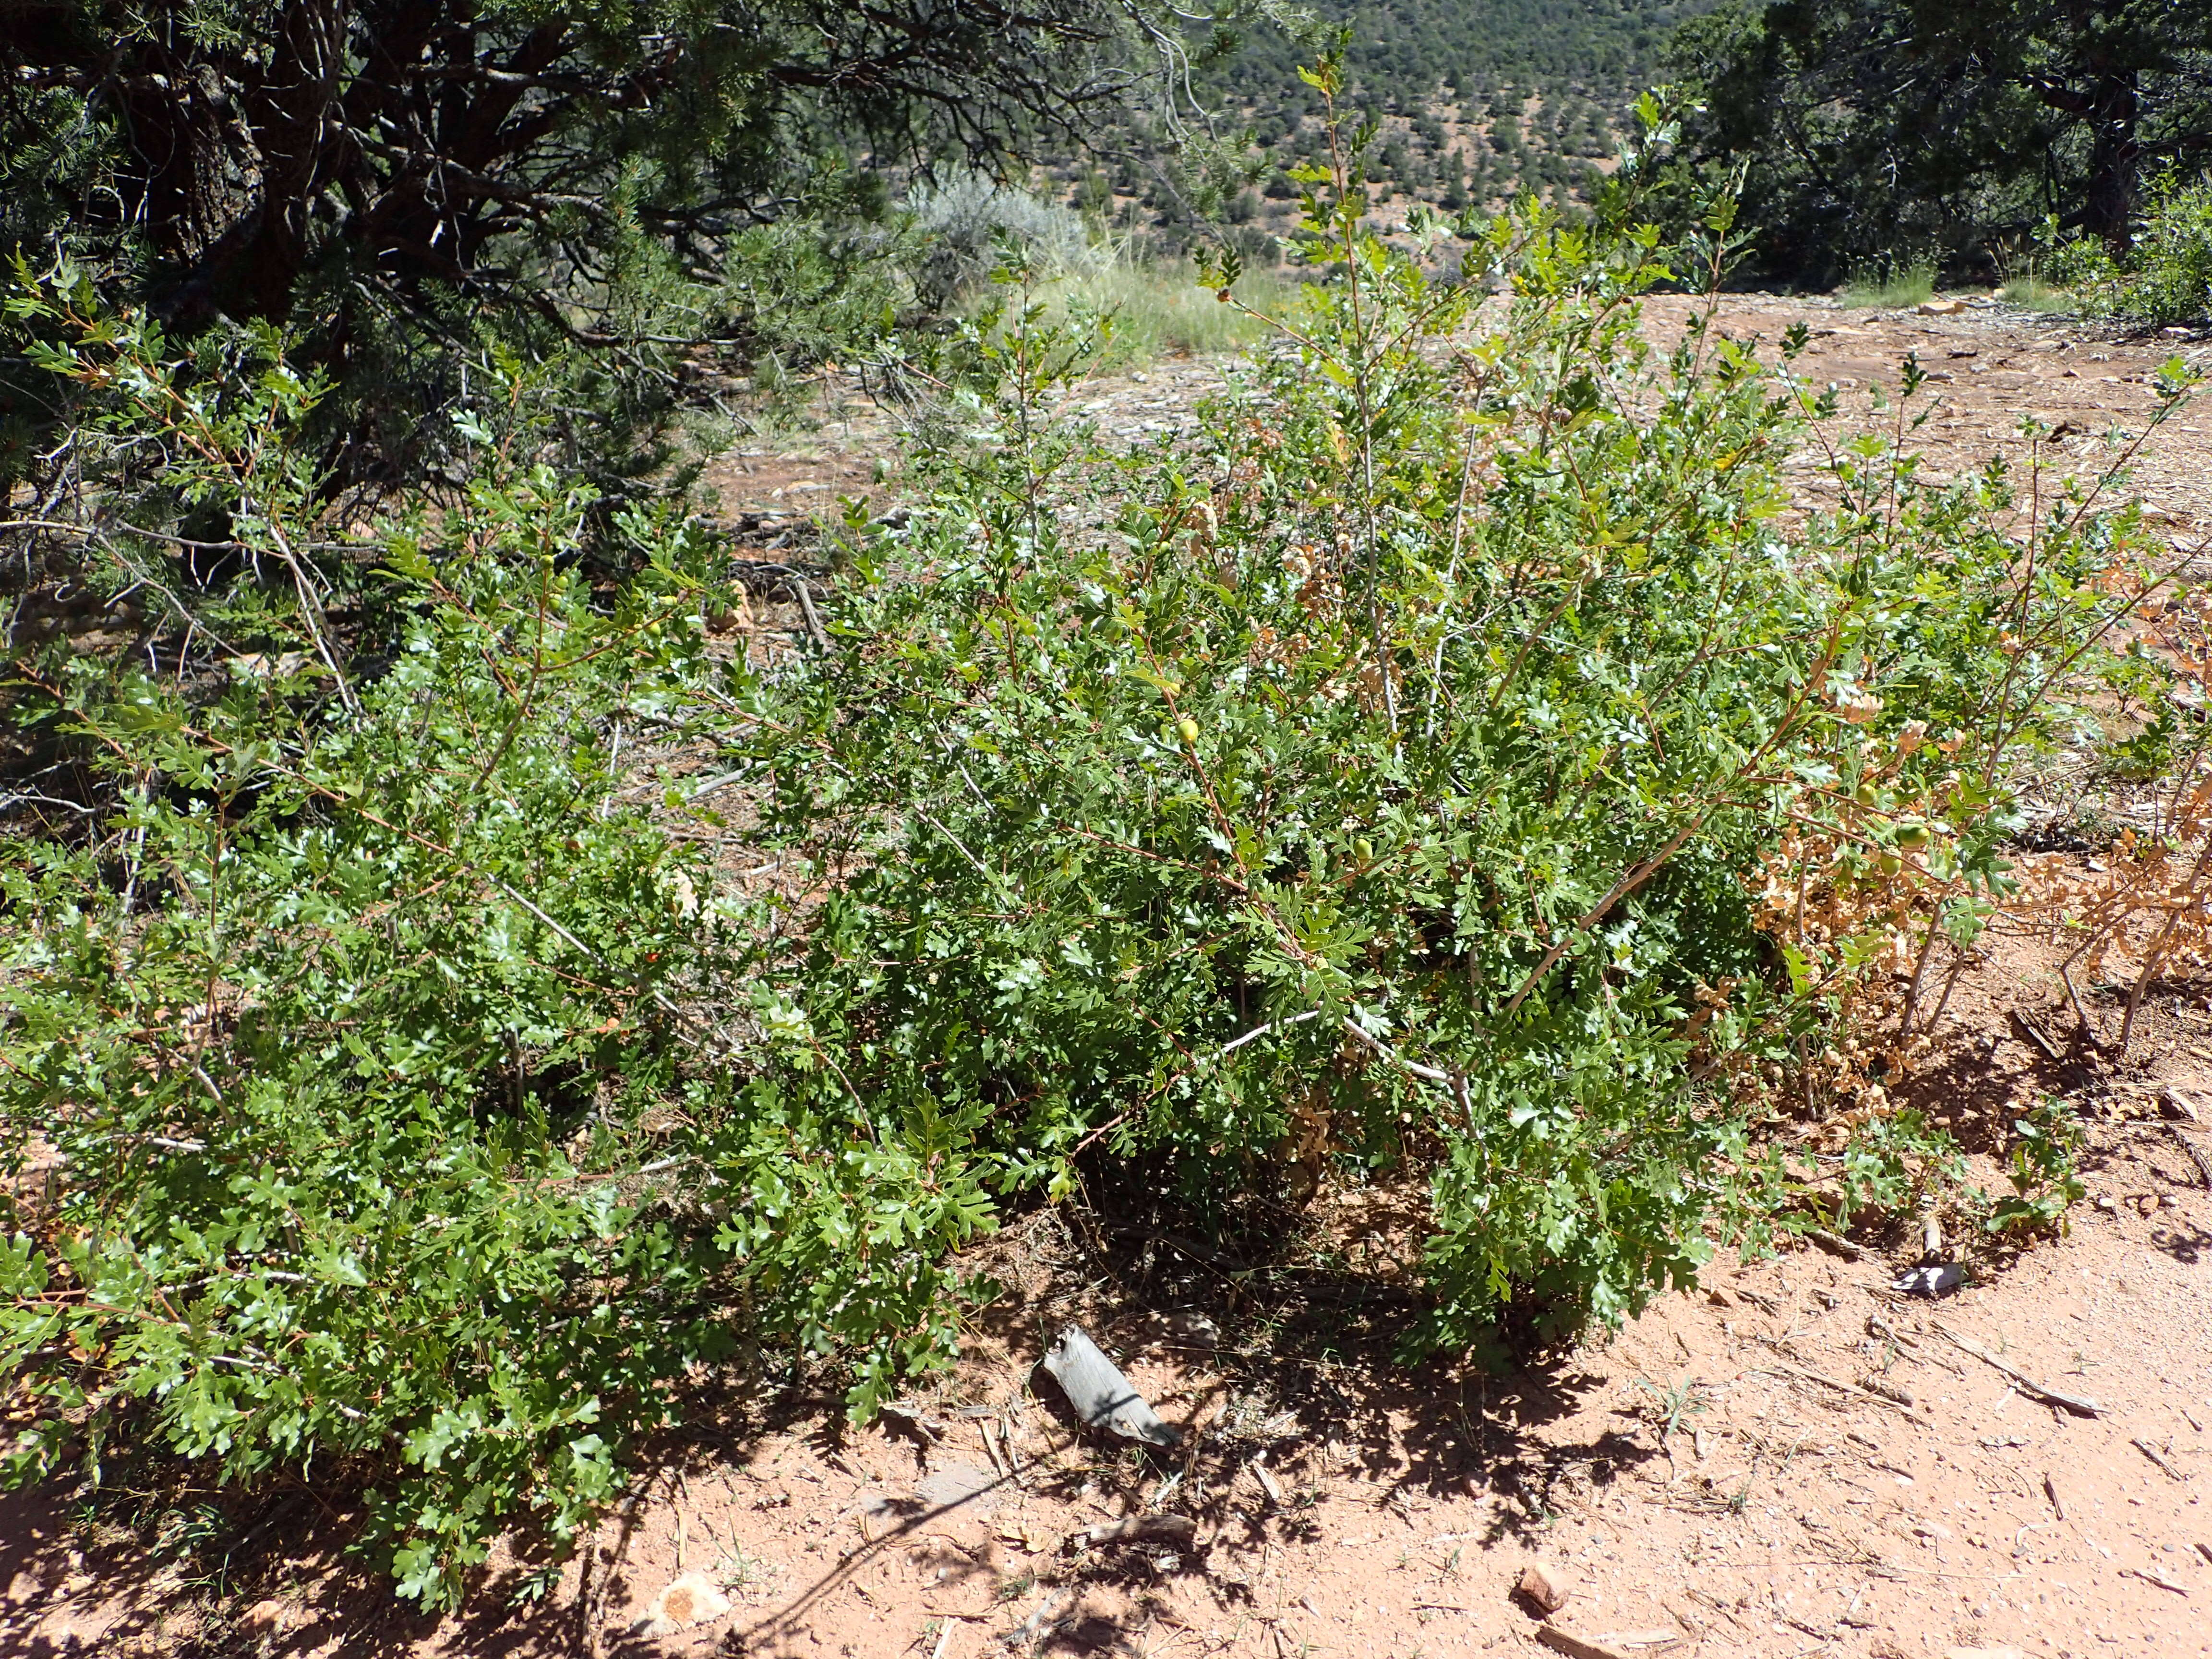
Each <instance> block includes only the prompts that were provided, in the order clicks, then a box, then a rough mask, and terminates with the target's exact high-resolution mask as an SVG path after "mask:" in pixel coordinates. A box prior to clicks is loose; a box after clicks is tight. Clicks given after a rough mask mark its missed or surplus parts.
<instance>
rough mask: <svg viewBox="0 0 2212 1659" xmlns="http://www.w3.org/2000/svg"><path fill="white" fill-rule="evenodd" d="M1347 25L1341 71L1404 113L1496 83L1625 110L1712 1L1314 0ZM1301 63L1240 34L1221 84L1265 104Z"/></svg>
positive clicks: (1291, 52) (1295, 51) (1278, 36)
mask: <svg viewBox="0 0 2212 1659" xmlns="http://www.w3.org/2000/svg"><path fill="white" fill-rule="evenodd" d="M1310 3H1311V9H1312V10H1313V11H1314V12H1315V13H1316V15H1319V16H1321V17H1322V18H1323V19H1325V20H1326V21H1329V22H1332V23H1349V24H1350V25H1351V26H1352V50H1351V53H1350V57H1349V62H1348V66H1349V68H1350V69H1351V70H1352V75H1353V76H1354V78H1355V80H1356V82H1358V85H1359V86H1360V87H1361V88H1364V91H1365V93H1366V94H1367V95H1368V96H1370V97H1372V98H1377V99H1382V100H1398V101H1400V102H1401V103H1402V104H1407V105H1410V104H1413V103H1415V102H1419V101H1423V100H1430V99H1432V98H1435V97H1437V95H1439V94H1442V95H1443V96H1446V97H1449V98H1453V99H1455V100H1461V101H1464V100H1466V99H1467V98H1468V97H1470V96H1477V97H1487V96H1488V95H1489V94H1491V93H1492V92H1493V91H1495V90H1496V89H1497V88H1498V87H1500V86H1513V87H1516V88H1523V89H1527V90H1531V91H1535V92H1540V93H1543V94H1553V93H1558V94H1562V95H1565V94H1569V93H1574V94H1580V95H1582V96H1584V97H1588V98H1591V99H1595V100H1601V101H1602V102H1605V103H1608V104H1613V105H1618V106H1625V99H1624V94H1626V97H1627V98H1632V97H1633V96H1634V94H1635V93H1636V92H1637V91H1638V90H1641V88H1643V86H1644V84H1645V82H1647V81H1648V80H1649V79H1650V76H1651V75H1652V73H1653V70H1654V68H1655V66H1656V64H1657V62H1658V58H1659V54H1660V52H1661V51H1662V49H1663V48H1664V46H1665V45H1666V42H1667V38H1668V35H1669V34H1671V33H1673V32H1674V27H1675V25H1676V24H1678V23H1680V22H1681V21H1683V20H1684V19H1686V18H1689V17H1693V16H1696V15H1699V14H1700V13H1703V12H1707V11H1711V9H1713V7H1714V5H1715V3H1717V0H1318V3H1312V0H1310ZM1307 55H1308V54H1307V53H1306V52H1304V50H1303V49H1302V48H1301V47H1300V46H1297V44H1296V43H1294V42H1293V41H1291V40H1289V39H1288V38H1287V37H1286V36H1285V35H1284V33H1282V32H1281V31H1280V30H1279V29H1276V28H1273V27H1269V26H1266V25H1261V26H1259V27H1254V28H1252V29H1251V30H1249V32H1248V33H1247V35H1246V38H1245V41H1244V45H1243V49H1242V50H1241V51H1240V52H1238V53H1237V56H1236V58H1234V59H1233V60H1231V63H1230V64H1228V65H1226V66H1225V70H1223V71H1222V73H1221V76H1220V79H1221V82H1222V83H1223V84H1224V85H1225V87H1226V88H1229V89H1231V90H1232V91H1234V92H1236V93H1238V94H1242V95H1243V96H1245V97H1248V98H1251V99H1254V100H1260V101H1262V102H1264V101H1265V100H1267V97H1268V95H1269V94H1271V93H1272V92H1274V91H1276V90H1278V89H1283V88H1295V87H1296V86H1297V65H1298V64H1299V62H1300V61H1301V60H1302V59H1303V58H1305V57H1306V56H1307Z"/></svg>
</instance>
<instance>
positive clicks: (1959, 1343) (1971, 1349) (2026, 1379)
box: [1936, 1325, 2105, 1417]
mask: <svg viewBox="0 0 2212 1659" xmlns="http://www.w3.org/2000/svg"><path fill="white" fill-rule="evenodd" d="M1936 1331H1937V1332H1939V1333H1940V1334H1942V1336H1943V1338H1944V1339H1945V1340H1947V1341H1948V1342H1949V1343H1950V1344H1951V1346H1953V1347H1954V1348H1956V1349H1958V1350H1959V1351H1960V1352H1961V1353H1970V1354H1972V1355H1973V1357H1974V1358H1977V1359H1978V1360H1980V1361H1981V1362H1982V1363H1983V1364H1985V1365H1991V1366H1994V1367H1996V1369H1997V1370H2000V1371H2002V1372H2003V1373H2004V1374H2005V1375H2006V1376H2008V1377H2010V1378H2012V1380H2013V1381H2014V1382H2015V1383H2019V1384H2020V1388H2021V1393H2023V1394H2027V1395H2033V1396H2034V1397H2035V1398H2036V1399H2038V1400H2040V1401H2044V1402H2045V1404H2046V1405H2051V1406H2058V1407H2063V1408H2064V1409H2065V1410H2067V1411H2069V1412H2072V1413H2074V1414H2075V1416H2076V1417H2102V1416H2103V1415H2104V1414H2105V1408H2104V1407H2102V1406H2100V1405H2099V1404H2098V1403H2097V1402H2096V1401H2093V1400H2091V1399H2088V1398H2087V1397H2086V1396H2084V1395H2076V1394H2061V1393H2059V1392H2058V1390H2057V1389H2047V1388H2045V1387H2044V1385H2043V1384H2042V1383H2039V1382H2037V1381H2036V1380H2035V1379H2034V1378H2033V1377H2032V1376H2029V1375H2028V1374H2027V1372H2026V1371H2024V1370H2021V1369H2020V1368H2019V1367H2018V1366H2017V1365H2014V1364H2010V1363H2008V1361H2005V1360H2002V1359H2000V1358H1997V1357H1996V1355H1995V1354H1993V1353H1991V1352H1990V1351H1989V1350H1988V1349H1987V1348H1985V1347H1984V1346H1982V1345H1981V1344H1980V1343H1978V1342H1974V1341H1970V1340H1968V1339H1966V1337H1963V1336H1960V1334H1958V1333H1957V1332H1956V1331H1954V1330H1951V1329H1949V1328H1947V1327H1944V1326H1942V1325H1938V1326H1936Z"/></svg>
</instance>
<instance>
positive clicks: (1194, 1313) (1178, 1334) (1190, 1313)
mask: <svg viewBox="0 0 2212 1659" xmlns="http://www.w3.org/2000/svg"><path fill="white" fill-rule="evenodd" d="M1168 1330H1169V1331H1170V1334H1173V1336H1174V1337H1175V1339H1176V1341H1178V1342H1182V1343H1186V1344H1188V1346H1191V1347H1194V1348H1218V1347H1219V1346H1221V1327H1220V1326H1218V1325H1217V1324H1215V1323H1214V1322H1212V1320H1211V1319H1209V1318H1207V1317H1206V1316H1205V1315H1204V1314H1202V1313H1200V1312H1199V1310H1197V1309H1195V1308H1185V1309H1183V1310H1182V1311H1180V1312H1178V1313H1171V1314H1170V1315H1169V1316H1168Z"/></svg>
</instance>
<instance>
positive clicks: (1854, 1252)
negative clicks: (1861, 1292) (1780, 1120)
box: [1805, 1182, 2212, 1261]
mask: <svg viewBox="0 0 2212 1659" xmlns="http://www.w3.org/2000/svg"><path fill="white" fill-rule="evenodd" d="M2206 1184H2207V1185H2208V1186H2212V1182H2207V1183H2206ZM1805 1237H1808V1238H1809V1239H1811V1240H1812V1241H1813V1243H1815V1244H1817V1245H1819V1246H1820V1248H1821V1249H1824V1250H1826V1252H1827V1253H1828V1254H1829V1255H1833V1256H1840V1257H1841V1258H1843V1260H1844V1261H1857V1260H1858V1259H1859V1258H1860V1257H1861V1256H1863V1255H1865V1254H1866V1252H1865V1251H1864V1250H1862V1249H1859V1247H1858V1246H1857V1245H1856V1244H1854V1243H1851V1241H1850V1239H1848V1238H1845V1237H1844V1236H1843V1235H1842V1234H1841V1233H1832V1232H1830V1231H1827V1229H1826V1228H1825V1227H1808V1228H1806V1229H1805Z"/></svg>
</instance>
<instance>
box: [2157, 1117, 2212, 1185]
mask: <svg viewBox="0 0 2212 1659" xmlns="http://www.w3.org/2000/svg"><path fill="white" fill-rule="evenodd" d="M2166 1133H2168V1134H2170V1135H2172V1137H2173V1142H2174V1145H2175V1146H2179V1147H2180V1148H2181V1150H2182V1151H2183V1152H2186V1153H2188V1154H2189V1161H2190V1162H2191V1164H2195V1165H2196V1166H2197V1174H2198V1175H2199V1176H2203V1181H2204V1185H2205V1186H2206V1187H2207V1188H2212V1158H2206V1157H2205V1156H2204V1149H2203V1147H2201V1146H2198V1145H2197V1143H2196V1142H2195V1141H2193V1140H2191V1139H2190V1138H2189V1137H2188V1136H2187V1135H2185V1134H2184V1133H2181V1126H2180V1125H2179V1123H2171V1122H2170V1123H2168V1124H2167V1125H2166Z"/></svg>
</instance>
